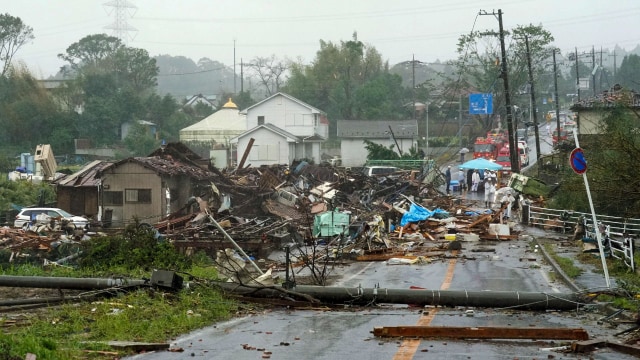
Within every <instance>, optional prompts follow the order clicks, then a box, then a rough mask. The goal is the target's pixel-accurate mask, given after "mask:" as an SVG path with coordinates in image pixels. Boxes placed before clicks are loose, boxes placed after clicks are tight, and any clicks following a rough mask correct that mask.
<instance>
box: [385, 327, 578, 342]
mask: <svg viewBox="0 0 640 360" xmlns="http://www.w3.org/2000/svg"><path fill="white" fill-rule="evenodd" d="M373 334H374V335H375V336H379V337H400V336H402V337H418V338H449V339H531V340H541V339H553V340H588V339H589V334H587V332H586V331H585V330H584V329H577V328H516V327H509V328H506V327H505V328H500V327H456V326H388V327H376V328H374V329H373Z"/></svg>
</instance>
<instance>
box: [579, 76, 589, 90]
mask: <svg viewBox="0 0 640 360" xmlns="http://www.w3.org/2000/svg"><path fill="white" fill-rule="evenodd" d="M590 81H591V79H589V78H588V77H587V78H580V79H579V80H578V89H579V90H589V89H591V83H590Z"/></svg>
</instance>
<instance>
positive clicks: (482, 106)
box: [469, 94, 493, 115]
mask: <svg viewBox="0 0 640 360" xmlns="http://www.w3.org/2000/svg"><path fill="white" fill-rule="evenodd" d="M469 114H471V115H488V114H493V95H492V94H469Z"/></svg>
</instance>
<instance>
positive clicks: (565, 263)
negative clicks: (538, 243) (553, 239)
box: [543, 243, 582, 279]
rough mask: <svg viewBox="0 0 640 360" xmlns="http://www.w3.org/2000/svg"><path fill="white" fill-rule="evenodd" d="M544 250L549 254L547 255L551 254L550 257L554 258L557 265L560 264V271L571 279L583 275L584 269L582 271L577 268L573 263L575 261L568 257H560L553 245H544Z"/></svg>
mask: <svg viewBox="0 0 640 360" xmlns="http://www.w3.org/2000/svg"><path fill="white" fill-rule="evenodd" d="M543 246H544V249H545V251H546V252H547V254H549V256H551V257H552V258H553V260H554V261H555V262H556V264H558V266H559V267H560V269H561V270H562V271H563V272H564V273H565V274H566V275H567V276H568V277H569V278H571V279H575V278H577V277H578V276H580V274H582V269H580V268H579V267H577V266H575V265H574V263H573V260H572V259H570V258H567V257H563V256H560V255H558V254H557V253H556V252H555V250H554V248H553V246H552V244H548V243H547V244H544V245H543Z"/></svg>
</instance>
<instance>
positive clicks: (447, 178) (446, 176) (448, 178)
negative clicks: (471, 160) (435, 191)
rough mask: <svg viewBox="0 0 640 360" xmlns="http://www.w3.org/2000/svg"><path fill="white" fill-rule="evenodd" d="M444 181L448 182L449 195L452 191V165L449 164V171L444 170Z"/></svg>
mask: <svg viewBox="0 0 640 360" xmlns="http://www.w3.org/2000/svg"><path fill="white" fill-rule="evenodd" d="M444 181H445V182H446V183H447V195H449V193H450V192H451V165H449V166H447V171H445V172H444Z"/></svg>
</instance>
